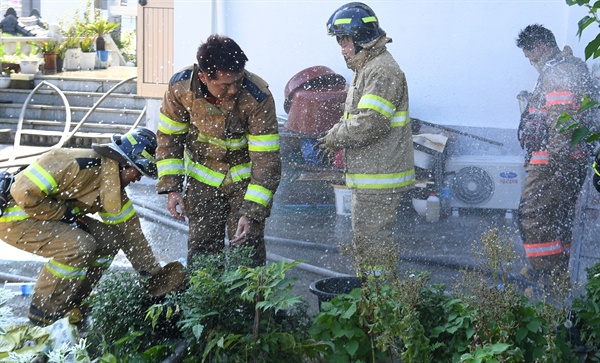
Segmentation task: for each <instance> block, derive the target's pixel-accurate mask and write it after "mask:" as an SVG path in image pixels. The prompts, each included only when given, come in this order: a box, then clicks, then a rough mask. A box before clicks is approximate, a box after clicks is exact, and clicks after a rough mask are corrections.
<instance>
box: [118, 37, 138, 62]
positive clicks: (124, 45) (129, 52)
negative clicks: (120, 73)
mask: <svg viewBox="0 0 600 363" xmlns="http://www.w3.org/2000/svg"><path fill="white" fill-rule="evenodd" d="M136 42H137V32H136V30H135V29H131V30H126V31H124V32H123V33H122V34H121V39H119V40H118V41H117V40H116V39H115V43H116V45H117V47H118V48H119V49H120V50H121V54H123V58H124V59H125V61H126V62H131V63H133V64H134V65H137V44H136Z"/></svg>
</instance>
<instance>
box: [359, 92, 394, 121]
mask: <svg viewBox="0 0 600 363" xmlns="http://www.w3.org/2000/svg"><path fill="white" fill-rule="evenodd" d="M358 108H368V109H371V110H374V111H377V112H379V113H380V114H382V115H383V116H385V117H386V118H388V119H391V118H392V116H393V115H394V111H395V110H396V107H395V106H394V104H393V103H391V102H390V101H388V100H386V99H385V98H382V97H379V96H377V95H373V94H369V95H364V96H362V97H361V98H360V101H359V102H358Z"/></svg>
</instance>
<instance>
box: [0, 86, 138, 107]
mask: <svg viewBox="0 0 600 363" xmlns="http://www.w3.org/2000/svg"><path fill="white" fill-rule="evenodd" d="M30 93H31V90H22V89H5V90H3V91H2V95H0V101H5V102H6V101H10V103H12V104H23V102H25V100H26V99H27V96H29V94H30ZM64 95H65V97H66V98H67V100H68V101H69V104H70V105H71V106H82V107H85V106H87V107H91V106H93V105H94V104H95V103H96V102H98V100H100V98H101V97H102V96H103V95H104V94H103V93H102V94H100V93H97V92H83V91H64ZM31 103H33V104H60V105H62V100H61V98H60V96H59V95H58V93H57V92H56V91H54V90H53V89H50V88H47V89H44V88H42V89H40V90H38V91H37V92H36V93H35V95H34V96H33V98H32V99H31ZM100 105H101V106H102V107H106V108H119V109H122V108H131V109H140V110H141V109H142V108H143V107H144V105H145V99H144V98H143V97H139V96H137V95H134V94H129V93H117V92H115V93H112V94H111V95H110V96H108V97H107V98H105V99H104V100H103V101H102V103H101V104H100Z"/></svg>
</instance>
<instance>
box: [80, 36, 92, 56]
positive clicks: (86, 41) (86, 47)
mask: <svg viewBox="0 0 600 363" xmlns="http://www.w3.org/2000/svg"><path fill="white" fill-rule="evenodd" d="M79 46H80V47H81V51H82V52H84V53H91V52H93V51H94V38H90V37H85V38H83V39H81V40H80V41H79Z"/></svg>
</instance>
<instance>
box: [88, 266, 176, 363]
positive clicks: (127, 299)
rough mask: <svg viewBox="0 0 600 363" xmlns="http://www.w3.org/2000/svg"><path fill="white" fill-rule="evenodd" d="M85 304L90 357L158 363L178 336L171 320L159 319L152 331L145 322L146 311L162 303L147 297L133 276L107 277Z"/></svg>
mask: <svg viewBox="0 0 600 363" xmlns="http://www.w3.org/2000/svg"><path fill="white" fill-rule="evenodd" d="M88 303H89V306H90V312H89V316H90V317H91V319H92V321H93V329H91V330H90V332H89V338H88V339H89V340H90V341H91V342H92V343H93V344H91V349H90V350H92V352H91V355H92V356H103V357H104V358H105V359H108V358H107V357H114V358H115V359H117V360H116V361H118V362H134V361H138V360H137V359H142V357H149V358H152V359H155V360H152V359H150V360H141V361H148V362H152V361H157V360H156V359H157V357H163V356H166V354H169V353H170V352H171V351H172V345H173V339H175V338H178V337H179V336H180V335H179V332H178V330H177V329H176V328H175V327H174V325H173V323H174V320H173V319H171V320H167V319H166V318H165V317H164V316H162V317H161V319H160V323H157V324H155V325H156V326H154V327H153V326H152V323H151V322H150V321H147V320H146V314H147V310H148V309H149V308H150V307H151V306H153V305H155V304H157V303H161V301H160V300H158V299H156V298H152V297H151V296H150V295H148V294H147V292H146V290H145V289H144V287H143V286H142V285H141V284H140V281H139V277H138V275H137V274H135V273H130V272H122V271H121V272H119V271H116V272H108V273H106V275H105V277H104V278H103V280H102V281H101V282H100V283H99V284H98V286H97V287H96V292H95V294H94V295H93V296H92V297H91V298H90V299H89V301H88ZM109 361H110V360H109Z"/></svg>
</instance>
